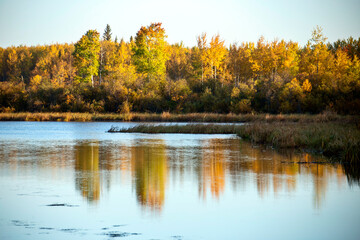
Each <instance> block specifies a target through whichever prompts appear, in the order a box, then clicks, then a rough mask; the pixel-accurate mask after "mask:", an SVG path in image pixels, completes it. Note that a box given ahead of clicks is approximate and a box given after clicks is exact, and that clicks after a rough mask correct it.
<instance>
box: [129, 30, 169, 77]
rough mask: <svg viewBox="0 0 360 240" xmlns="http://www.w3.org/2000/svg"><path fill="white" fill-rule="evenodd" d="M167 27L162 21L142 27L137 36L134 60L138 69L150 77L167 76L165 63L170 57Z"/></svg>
mask: <svg viewBox="0 0 360 240" xmlns="http://www.w3.org/2000/svg"><path fill="white" fill-rule="evenodd" d="M166 37H167V36H166V35H165V29H164V28H162V27H161V23H152V24H151V25H150V26H148V27H141V29H140V30H139V31H138V32H137V34H136V37H135V44H134V46H133V49H132V50H133V61H134V64H135V66H136V70H137V72H139V73H142V74H145V75H146V77H147V78H148V79H152V78H154V77H155V78H156V77H160V78H161V77H163V76H165V72H166V67H165V63H166V61H167V59H168V53H167V49H166V48H167V42H166V41H165V38H166Z"/></svg>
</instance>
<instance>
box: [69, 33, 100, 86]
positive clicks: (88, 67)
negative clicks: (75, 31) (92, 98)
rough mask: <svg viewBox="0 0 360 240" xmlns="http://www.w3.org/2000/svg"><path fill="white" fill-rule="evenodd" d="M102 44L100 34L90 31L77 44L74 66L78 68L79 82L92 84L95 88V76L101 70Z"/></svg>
mask: <svg viewBox="0 0 360 240" xmlns="http://www.w3.org/2000/svg"><path fill="white" fill-rule="evenodd" d="M99 52H100V42H99V33H98V32H97V31H96V30H89V31H87V32H86V34H85V35H83V36H82V37H81V39H80V40H79V41H78V42H77V43H75V51H74V65H75V67H76V68H77V80H78V81H80V82H91V85H92V86H94V76H97V75H98V70H99Z"/></svg>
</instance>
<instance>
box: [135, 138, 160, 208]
mask: <svg viewBox="0 0 360 240" xmlns="http://www.w3.org/2000/svg"><path fill="white" fill-rule="evenodd" d="M131 165H132V172H133V178H134V180H133V181H134V182H135V186H133V187H135V189H136V196H137V200H138V201H139V203H140V204H141V206H143V207H149V208H150V209H151V210H153V211H160V210H161V207H162V206H163V204H164V198H165V184H166V171H167V165H166V151H165V145H164V144H163V143H161V142H160V144H159V141H148V142H146V143H145V144H144V143H140V144H139V145H138V146H135V147H132V148H131Z"/></svg>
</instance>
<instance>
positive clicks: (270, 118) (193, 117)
mask: <svg viewBox="0 0 360 240" xmlns="http://www.w3.org/2000/svg"><path fill="white" fill-rule="evenodd" d="M0 121H78V122H89V121H133V122H214V123H218V122H230V123H231V122H268V123H272V122H299V123H312V122H341V123H344V122H346V123H349V122H356V121H358V117H354V116H341V115H337V114H334V113H323V114H316V115H310V114H276V115H273V114H216V113H188V114H171V113H168V112H164V113H161V114H157V113H127V114H115V113H71V112H66V113H28V112H26V113H0Z"/></svg>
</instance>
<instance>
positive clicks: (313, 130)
mask: <svg viewBox="0 0 360 240" xmlns="http://www.w3.org/2000/svg"><path fill="white" fill-rule="evenodd" d="M239 118H241V117H239ZM244 119H248V120H249V119H251V118H250V116H247V118H246V117H245V116H243V120H244ZM244 122H247V123H248V124H244V125H237V124H224V125H219V124H211V123H210V124H196V123H190V124H187V125H145V124H141V125H138V126H135V127H131V128H126V129H121V128H118V127H111V129H109V131H108V132H111V133H114V132H140V133H192V134H236V135H237V136H239V137H241V138H243V139H245V140H249V141H251V142H252V143H255V144H266V145H271V146H273V147H275V148H277V149H284V148H293V149H299V150H301V151H309V152H313V153H318V154H323V155H324V156H327V157H329V159H331V160H334V161H340V162H348V163H359V158H360V130H359V121H358V119H357V118H356V117H349V116H348V117H341V116H338V115H331V114H320V115H310V116H307V117H306V116H305V115H258V116H256V115H255V116H254V117H253V119H252V121H244Z"/></svg>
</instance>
